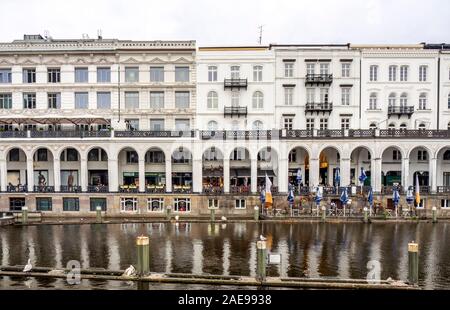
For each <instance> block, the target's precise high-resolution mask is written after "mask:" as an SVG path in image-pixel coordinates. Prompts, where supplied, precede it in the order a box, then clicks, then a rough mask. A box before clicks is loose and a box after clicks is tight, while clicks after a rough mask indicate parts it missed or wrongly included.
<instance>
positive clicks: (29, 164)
mask: <svg viewBox="0 0 450 310" xmlns="http://www.w3.org/2000/svg"><path fill="white" fill-rule="evenodd" d="M27 183H28V191H29V192H33V190H34V167H33V156H30V157H27Z"/></svg>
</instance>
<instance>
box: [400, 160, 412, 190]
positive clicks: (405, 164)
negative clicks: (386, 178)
mask: <svg viewBox="0 0 450 310" xmlns="http://www.w3.org/2000/svg"><path fill="white" fill-rule="evenodd" d="M410 185H411V184H409V158H403V159H402V186H403V189H404V190H405V191H407V190H408V187H409V186H410Z"/></svg>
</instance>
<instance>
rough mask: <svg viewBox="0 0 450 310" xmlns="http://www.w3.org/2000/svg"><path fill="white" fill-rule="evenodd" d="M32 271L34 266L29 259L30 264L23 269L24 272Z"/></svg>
mask: <svg viewBox="0 0 450 310" xmlns="http://www.w3.org/2000/svg"><path fill="white" fill-rule="evenodd" d="M31 269H33V266H32V265H31V259H28V263H27V264H26V265H25V267H24V268H23V272H30V271H31Z"/></svg>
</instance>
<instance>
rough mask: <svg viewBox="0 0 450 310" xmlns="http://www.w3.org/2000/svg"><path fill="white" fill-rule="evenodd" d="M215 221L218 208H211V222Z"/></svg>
mask: <svg viewBox="0 0 450 310" xmlns="http://www.w3.org/2000/svg"><path fill="white" fill-rule="evenodd" d="M215 221H216V210H215V209H211V222H215Z"/></svg>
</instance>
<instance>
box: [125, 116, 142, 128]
mask: <svg viewBox="0 0 450 310" xmlns="http://www.w3.org/2000/svg"><path fill="white" fill-rule="evenodd" d="M125 124H126V126H127V130H130V131H135V130H139V120H138V119H126V120H125Z"/></svg>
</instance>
